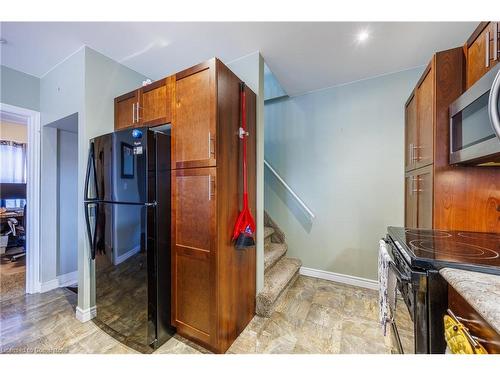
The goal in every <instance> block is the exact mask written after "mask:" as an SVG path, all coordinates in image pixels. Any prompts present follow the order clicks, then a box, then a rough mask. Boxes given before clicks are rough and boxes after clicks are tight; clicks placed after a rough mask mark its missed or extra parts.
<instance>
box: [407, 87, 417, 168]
mask: <svg viewBox="0 0 500 375" xmlns="http://www.w3.org/2000/svg"><path fill="white" fill-rule="evenodd" d="M405 124H406V126H405V139H406V142H405V170H407V171H409V170H412V169H414V168H415V164H416V155H415V154H416V153H415V150H416V149H417V147H418V146H417V99H416V97H415V95H413V94H412V95H411V96H410V98H409V99H408V102H407V103H406V108H405Z"/></svg>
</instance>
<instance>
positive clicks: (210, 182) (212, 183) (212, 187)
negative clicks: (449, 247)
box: [208, 175, 215, 201]
mask: <svg viewBox="0 0 500 375" xmlns="http://www.w3.org/2000/svg"><path fill="white" fill-rule="evenodd" d="M214 196H215V180H214V179H213V178H212V176H211V175H209V176H208V200H209V201H211V200H212V198H213V197H214Z"/></svg>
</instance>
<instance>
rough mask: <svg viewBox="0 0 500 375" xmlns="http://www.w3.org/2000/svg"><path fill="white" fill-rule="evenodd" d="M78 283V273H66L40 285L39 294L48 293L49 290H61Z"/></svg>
mask: <svg viewBox="0 0 500 375" xmlns="http://www.w3.org/2000/svg"><path fill="white" fill-rule="evenodd" d="M77 282H78V271H74V272H68V273H65V274H63V275H59V276H57V278H55V279H52V280H49V281H45V282H43V283H40V293H45V292H48V291H49V290H52V289H56V288H61V287H64V286H68V285H72V284H76V283H77Z"/></svg>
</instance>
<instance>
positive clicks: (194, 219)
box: [172, 168, 216, 348]
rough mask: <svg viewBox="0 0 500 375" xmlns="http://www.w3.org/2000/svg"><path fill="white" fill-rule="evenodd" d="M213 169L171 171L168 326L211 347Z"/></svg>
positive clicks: (213, 321)
mask: <svg viewBox="0 0 500 375" xmlns="http://www.w3.org/2000/svg"><path fill="white" fill-rule="evenodd" d="M215 178H216V169H215V168H193V169H181V170H176V171H172V192H173V202H172V203H173V204H172V208H173V210H172V242H173V243H172V248H173V252H172V256H173V257H174V259H173V261H172V264H173V272H172V287H173V300H172V305H173V306H172V311H173V315H172V323H173V325H175V326H176V327H177V330H178V332H179V333H180V334H183V335H187V336H188V337H190V338H192V339H193V340H195V341H199V342H202V343H205V344H208V345H209V346H211V347H214V348H215V347H216V345H215V343H216V317H215V312H216V310H215V307H216V306H215V303H216V295H215V291H216V285H215V260H216V257H215V255H216V254H215V248H216V232H215V231H216V195H215V188H216V186H215Z"/></svg>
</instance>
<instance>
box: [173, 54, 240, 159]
mask: <svg viewBox="0 0 500 375" xmlns="http://www.w3.org/2000/svg"><path fill="white" fill-rule="evenodd" d="M215 73H216V69H215V60H210V61H208V62H206V63H202V64H199V65H196V66H195V67H193V68H190V69H187V70H185V71H183V72H180V73H178V74H176V92H175V96H176V98H175V121H174V123H175V139H174V142H175V144H174V152H173V158H172V168H193V167H208V166H215V165H216V160H215V149H216V147H217V144H216V131H215V125H216V117H215V116H216V94H217V92H216V88H215V80H216V76H215ZM235 95H237V93H235Z"/></svg>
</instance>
